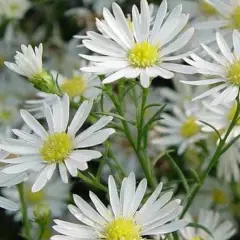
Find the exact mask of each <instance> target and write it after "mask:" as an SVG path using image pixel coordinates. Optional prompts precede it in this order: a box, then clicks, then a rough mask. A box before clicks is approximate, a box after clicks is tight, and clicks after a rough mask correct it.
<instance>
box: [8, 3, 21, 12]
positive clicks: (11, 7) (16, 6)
mask: <svg viewBox="0 0 240 240" xmlns="http://www.w3.org/2000/svg"><path fill="white" fill-rule="evenodd" d="M9 8H10V10H11V12H13V13H14V12H17V11H18V10H19V9H20V6H19V5H18V4H17V3H12V4H10V6H9Z"/></svg>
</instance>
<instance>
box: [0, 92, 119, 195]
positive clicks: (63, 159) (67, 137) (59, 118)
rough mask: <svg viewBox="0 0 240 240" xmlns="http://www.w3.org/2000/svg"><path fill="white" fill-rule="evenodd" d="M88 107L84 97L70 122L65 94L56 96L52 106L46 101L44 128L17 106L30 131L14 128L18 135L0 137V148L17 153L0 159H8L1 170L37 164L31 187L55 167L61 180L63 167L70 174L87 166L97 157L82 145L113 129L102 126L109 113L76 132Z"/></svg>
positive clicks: (41, 182) (42, 181)
mask: <svg viewBox="0 0 240 240" xmlns="http://www.w3.org/2000/svg"><path fill="white" fill-rule="evenodd" d="M91 109H92V102H88V101H84V102H83V103H82V105H81V106H80V107H79V109H78V111H77V112H76V114H75V116H74V118H73V120H72V122H71V124H70V125H69V126H68V122H69V98H68V96H67V95H64V96H63V98H62V99H61V100H60V98H57V101H56V103H55V104H54V105H53V106H52V109H51V108H50V107H49V106H48V105H47V104H46V105H45V107H44V115H45V118H46V120H47V124H48V131H47V130H45V129H44V128H43V127H42V125H41V124H40V123H39V122H38V121H37V120H36V119H35V118H34V117H33V116H32V115H31V114H30V113H29V112H27V111H26V110H21V116H22V118H23V120H24V121H25V123H26V124H27V125H28V126H29V128H30V129H32V131H33V132H34V133H33V134H29V133H27V132H24V131H22V130H18V129H14V130H13V132H14V134H15V135H16V136H18V137H19V139H3V140H2V141H1V144H0V148H2V149H3V150H5V151H8V152H10V153H12V154H17V155H19V156H18V157H16V158H13V159H6V160H2V162H5V163H9V165H8V166H7V167H6V168H4V170H3V172H4V173H8V174H13V173H20V172H27V171H29V170H34V169H35V170H36V169H38V168H40V169H41V170H40V171H39V174H38V176H37V178H36V181H35V183H34V184H33V187H32V191H33V192H37V191H39V190H41V189H42V188H43V187H44V186H45V184H46V183H47V182H48V181H49V180H50V179H51V177H52V175H53V173H54V171H55V169H56V167H57V166H58V167H59V171H60V175H61V177H62V180H63V182H65V183H67V182H68V175H67V171H68V172H69V173H70V174H71V175H72V176H74V177H76V176H77V174H78V169H79V170H86V169H87V168H88V164H87V162H88V161H90V160H92V159H95V158H99V157H101V153H100V152H99V151H96V150H89V149H84V148H89V147H93V146H96V145H99V144H101V143H103V142H104V141H105V140H106V139H107V138H108V137H109V136H110V135H111V134H113V133H114V132H115V131H114V129H112V128H106V129H102V128H104V127H105V126H106V125H107V124H108V123H109V122H110V121H111V120H112V117H106V116H104V117H102V118H101V119H99V120H98V121H97V122H96V123H95V124H93V125H92V126H91V127H89V128H88V129H86V130H85V131H83V132H81V133H80V134H77V132H78V131H79V130H80V128H81V127H82V125H83V124H84V122H85V120H86V119H87V117H88V115H89V113H90V111H91Z"/></svg>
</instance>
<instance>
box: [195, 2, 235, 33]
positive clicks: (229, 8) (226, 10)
mask: <svg viewBox="0 0 240 240" xmlns="http://www.w3.org/2000/svg"><path fill="white" fill-rule="evenodd" d="M207 3H208V4H209V5H211V6H212V8H213V9H216V11H217V12H218V13H219V14H218V18H216V19H213V20H211V21H204V22H199V23H198V24H196V25H195V26H196V28H198V29H216V28H219V29H224V30H225V33H230V32H231V31H232V30H233V29H238V30H240V2H239V1H238V0H207Z"/></svg>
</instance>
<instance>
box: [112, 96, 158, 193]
mask: <svg viewBox="0 0 240 240" xmlns="http://www.w3.org/2000/svg"><path fill="white" fill-rule="evenodd" d="M107 94H108V96H109V98H110V99H111V100H112V102H113V104H114V106H115V108H116V111H117V112H118V114H119V115H120V116H122V117H124V111H123V109H122V104H119V103H118V101H117V99H116V97H115V95H114V94H112V93H110V92H109V91H107ZM121 122H122V125H123V129H124V133H125V135H126V137H127V138H128V141H129V142H130V144H131V145H132V148H133V150H134V152H135V153H136V155H137V157H138V159H139V162H140V164H141V166H142V169H143V171H144V174H145V176H146V178H147V181H148V183H149V184H150V185H151V186H152V187H153V189H155V187H156V185H157V182H156V179H155V178H154V175H153V174H152V170H151V168H150V165H149V162H148V159H147V158H146V157H145V156H144V154H143V153H142V151H139V150H138V148H137V144H136V143H135V141H134V139H133V136H132V133H131V131H130V128H129V126H128V124H127V122H126V121H123V120H121Z"/></svg>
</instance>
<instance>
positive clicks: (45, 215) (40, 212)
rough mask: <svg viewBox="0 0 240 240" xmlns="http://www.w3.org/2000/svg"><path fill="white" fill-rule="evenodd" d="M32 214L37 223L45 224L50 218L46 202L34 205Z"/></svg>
mask: <svg viewBox="0 0 240 240" xmlns="http://www.w3.org/2000/svg"><path fill="white" fill-rule="evenodd" d="M33 215H34V217H35V221H36V222H37V223H39V224H44V225H46V224H47V223H48V222H49V220H50V218H51V210H50V208H49V206H48V205H47V204H45V203H40V204H37V205H35V207H34V209H33Z"/></svg>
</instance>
